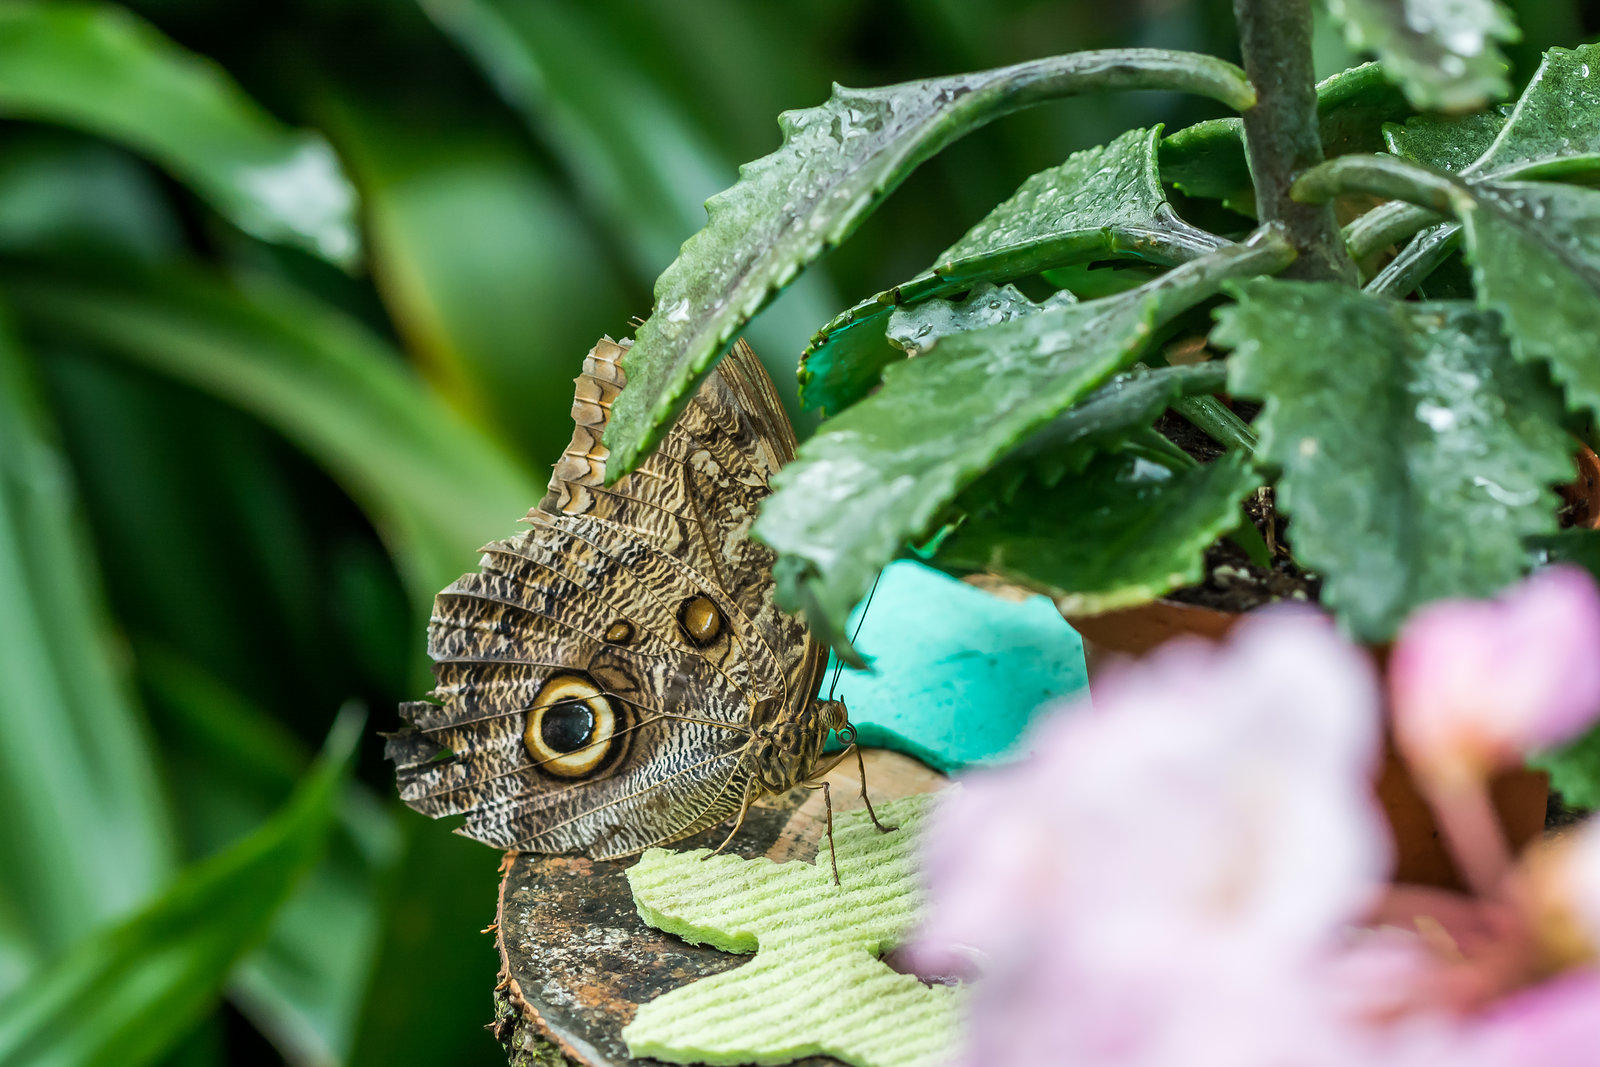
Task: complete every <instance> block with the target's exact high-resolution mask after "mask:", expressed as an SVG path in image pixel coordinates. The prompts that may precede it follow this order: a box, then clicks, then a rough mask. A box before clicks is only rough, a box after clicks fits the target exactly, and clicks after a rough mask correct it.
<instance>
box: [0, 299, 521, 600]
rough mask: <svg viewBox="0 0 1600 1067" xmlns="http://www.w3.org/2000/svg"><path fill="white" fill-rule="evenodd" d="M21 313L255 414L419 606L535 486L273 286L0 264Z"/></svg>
mask: <svg viewBox="0 0 1600 1067" xmlns="http://www.w3.org/2000/svg"><path fill="white" fill-rule="evenodd" d="M0 285H3V286H4V288H5V289H6V291H8V292H10V293H11V294H12V295H13V297H14V298H15V305H16V308H17V312H18V314H19V316H21V317H22V318H24V319H25V320H26V321H28V322H29V323H30V324H39V325H43V326H46V327H48V328H49V329H51V330H52V331H58V332H59V333H60V334H61V335H63V336H65V337H69V338H75V339H78V340H81V341H88V342H90V343H93V344H96V345H99V346H103V347H104V349H105V350H106V351H108V352H111V353H114V354H117V355H122V356H125V357H127V358H130V359H133V360H134V361H136V362H138V363H141V364H144V365H145V366H148V367H151V368H154V369H155V370H157V371H159V372H161V373H165V374H170V375H172V376H173V377H175V378H178V379H179V380H182V381H185V382H188V383H190V384H191V385H193V386H194V387H196V388H198V389H202V390H204V391H206V392H208V393H211V394H213V395H215V396H218V397H221V398H222V399H224V400H227V401H229V402H230V403H234V404H237V405H238V406H240V407H242V408H244V409H245V410H247V411H250V412H252V413H253V414H255V415H256V416H257V417H259V418H260V419H262V421H264V422H266V423H267V424H269V425H271V426H273V427H274V428H276V429H277V430H278V431H279V432H281V433H282V434H283V435H284V436H285V437H287V438H288V439H289V440H291V441H293V442H294V443H296V444H297V445H299V446H300V447H301V448H303V449H304V450H305V451H306V452H307V453H308V454H309V455H311V456H312V457H313V458H315V459H316V460H317V461H318V462H320V463H321V464H323V465H324V466H325V467H326V468H327V469H328V470H329V471H330V472H331V473H332V474H333V476H334V477H335V478H336V479H338V480H339V481H340V482H341V483H343V485H344V486H345V488H346V489H347V490H348V491H349V492H350V494H351V496H352V497H353V498H354V499H355V500H356V501H357V502H358V503H359V504H360V505H361V506H362V507H363V508H364V509H365V510H366V512H367V514H368V515H369V517H371V519H372V520H373V523H374V525H375V526H377V528H378V531H379V533H380V534H382V535H383V536H384V537H385V539H386V540H387V541H388V543H389V545H390V546H391V549H392V551H393V552H394V555H395V558H396V560H397V562H398V563H399V565H400V568H401V571H402V574H403V575H404V577H405V578H406V581H407V586H408V588H409V589H410V591H411V592H412V594H413V596H414V597H415V598H416V602H417V604H418V605H419V606H421V607H424V608H425V607H426V606H427V605H429V604H431V603H432V602H433V594H434V593H436V592H437V591H438V590H439V589H440V588H442V587H443V586H444V585H446V584H447V583H448V582H449V581H450V580H451V579H452V578H454V577H455V576H456V575H458V574H460V573H461V571H462V570H463V569H465V568H466V567H468V566H469V565H470V564H471V562H472V559H473V555H474V552H475V550H476V548H477V546H479V545H481V544H483V543H485V542H486V541H489V540H492V539H493V538H494V537H496V536H498V535H500V534H502V533H504V532H505V531H506V530H507V529H508V528H509V527H510V525H511V524H514V523H515V521H516V517H517V516H518V515H521V514H523V513H525V512H526V511H527V509H528V508H529V507H530V506H531V504H532V503H533V502H534V501H537V500H538V499H539V496H540V495H541V493H540V489H539V485H538V483H537V482H536V481H535V479H534V478H533V477H532V476H531V475H529V474H527V473H525V472H524V471H523V469H522V468H521V465H520V463H519V462H518V461H517V460H516V459H514V458H513V457H511V456H510V455H509V454H508V453H507V452H506V451H505V450H504V449H503V448H501V447H500V446H498V445H497V444H496V443H495V442H494V441H493V440H492V439H490V438H488V437H487V436H485V435H484V434H483V433H482V432H480V431H478V430H477V429H476V428H475V427H474V426H472V425H471V424H470V423H468V422H466V421H465V420H464V419H462V418H461V417H460V416H459V415H457V414H456V413H455V412H453V411H451V410H450V409H449V408H448V407H446V406H445V405H444V404H443V403H442V402H441V401H440V400H439V399H438V398H437V396H435V395H434V394H432V393H430V392H428V391H427V390H426V389H425V388H424V387H423V386H422V384H421V383H420V381H419V380H417V379H416V378H415V377H413V376H412V375H410V374H408V373H407V372H406V370H405V368H404V361H403V360H402V359H401V357H400V356H399V355H398V354H397V353H395V352H393V351H391V350H390V349H389V348H387V347H386V346H385V345H383V344H382V342H380V341H379V340H378V339H377V338H375V337H372V336H370V335H369V334H367V333H366V332H365V331H363V330H362V329H360V328H359V327H358V326H357V324H355V323H354V322H352V321H350V320H347V319H345V318H343V317H342V316H340V315H338V314H336V313H335V312H333V311H332V310H331V309H329V308H328V307H326V306H325V305H322V304H320V303H317V302H314V301H310V300H308V299H306V298H304V297H302V296H300V295H298V294H295V293H292V292H289V291H287V290H283V289H279V288H276V287H272V286H268V285H261V286H258V287H257V288H256V289H255V291H254V292H252V293H251V294H250V295H249V297H245V296H244V295H242V294H241V293H239V292H237V291H235V290H233V289H231V288H228V287H225V286H222V285H219V284H217V283H216V282H214V281H211V280H208V279H206V278H203V277H201V276H198V275H192V274H187V273H179V272H171V273H161V274H155V275H150V276H144V275H137V274H129V273H126V272H124V273H122V274H120V275H118V276H115V277H111V276H107V277H94V278H90V277H82V276H78V275H67V274H48V275H47V274H46V273H43V272H41V271H40V270H39V269H36V268H30V269H27V270H10V269H8V270H5V271H3V272H0Z"/></svg>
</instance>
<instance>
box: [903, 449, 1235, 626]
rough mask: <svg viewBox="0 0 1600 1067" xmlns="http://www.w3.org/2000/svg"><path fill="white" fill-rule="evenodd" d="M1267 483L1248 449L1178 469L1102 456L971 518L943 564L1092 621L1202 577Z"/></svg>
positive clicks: (940, 556)
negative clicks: (1245, 504)
mask: <svg viewBox="0 0 1600 1067" xmlns="http://www.w3.org/2000/svg"><path fill="white" fill-rule="evenodd" d="M1258 484H1260V480H1259V478H1258V477H1257V475H1256V474H1255V473H1254V472H1253V471H1252V470H1251V469H1250V468H1249V466H1248V465H1247V463H1246V461H1245V458H1244V457H1243V456H1242V455H1240V454H1239V453H1229V454H1227V455H1224V456H1222V457H1221V458H1219V459H1218V460H1216V461H1215V462H1214V463H1208V464H1206V465H1204V466H1201V467H1197V468H1195V469H1193V470H1187V471H1178V472H1173V471H1170V470H1168V469H1167V468H1166V467H1163V466H1160V465H1159V464H1156V463H1152V462H1150V461H1149V460H1147V459H1144V458H1142V457H1139V456H1129V455H1102V456H1099V457H1097V458H1096V459H1094V460H1093V461H1092V462H1091V463H1090V464H1089V466H1088V468H1087V469H1086V470H1085V471H1084V472H1083V473H1082V474H1080V475H1078V476H1076V477H1074V478H1072V479H1070V480H1068V481H1065V482H1063V483H1062V484H1061V485H1059V486H1057V487H1056V488H1054V489H1048V490H1046V489H1038V490H1036V491H1034V492H1025V493H1023V494H1021V495H1019V497H1018V499H1017V500H1016V501H1015V502H1014V503H1013V505H1012V506H1010V507H1008V508H1006V509H1005V510H1003V511H1001V512H999V513H997V514H993V515H989V516H985V517H983V518H978V519H970V520H968V521H967V522H966V523H964V524H962V525H961V526H960V527H959V528H957V529H956V531H955V532H954V533H953V534H951V535H950V536H949V537H947V538H946V539H945V540H944V541H943V542H941V543H940V545H939V551H938V553H937V555H936V557H935V559H934V562H935V563H937V564H939V565H940V566H943V567H949V568H953V569H957V570H966V571H978V570H983V571H990V572H992V573H994V574H998V575H1000V576H1001V577H1004V578H1008V579H1010V580H1011V581H1014V582H1016V583H1018V584H1019V585H1023V586H1026V587H1028V588H1030V589H1035V590H1038V591H1039V592H1043V593H1048V594H1049V595H1051V596H1053V597H1055V598H1056V602H1057V606H1059V607H1060V608H1061V610H1062V611H1063V612H1066V613H1069V614H1075V615H1093V614H1097V613H1099V612H1103V611H1113V610H1115V609H1117V608H1123V607H1128V606H1130V605H1133V604H1141V603H1144V602H1145V601H1147V600H1151V599H1154V598H1155V597H1158V596H1160V595H1161V594H1163V593H1166V592H1169V591H1170V590H1173V589H1176V588H1178V587H1180V586H1183V585H1187V584H1189V583H1191V582H1195V581H1198V580H1199V579H1200V578H1201V577H1203V572H1204V564H1205V561H1204V558H1203V557H1204V553H1205V550H1206V547H1207V546H1208V545H1210V544H1211V543H1212V542H1213V541H1215V540H1216V539H1217V538H1218V537H1220V536H1222V535H1223V534H1224V533H1226V532H1227V531H1228V530H1230V529H1232V528H1233V527H1234V526H1236V525H1238V523H1239V521H1240V511H1239V501H1240V499H1241V498H1242V497H1243V496H1244V495H1245V494H1246V493H1248V492H1250V491H1251V490H1252V489H1254V488H1255V487H1256V486H1257V485H1258Z"/></svg>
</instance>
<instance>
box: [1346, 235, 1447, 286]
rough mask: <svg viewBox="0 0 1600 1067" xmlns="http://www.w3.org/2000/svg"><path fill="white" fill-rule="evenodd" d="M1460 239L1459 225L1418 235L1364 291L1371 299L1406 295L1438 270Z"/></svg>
mask: <svg viewBox="0 0 1600 1067" xmlns="http://www.w3.org/2000/svg"><path fill="white" fill-rule="evenodd" d="M1460 238H1461V227H1459V226H1441V227H1439V228H1438V229H1436V230H1431V231H1429V232H1428V233H1425V234H1422V235H1420V236H1419V237H1418V238H1417V239H1416V240H1415V241H1412V242H1411V243H1410V244H1408V245H1406V247H1405V248H1404V249H1402V250H1401V252H1400V254H1399V255H1398V256H1395V257H1394V259H1392V260H1390V261H1389V265H1388V266H1386V267H1384V268H1383V270H1381V271H1379V272H1378V276H1377V277H1376V278H1373V279H1372V281H1370V282H1368V283H1367V285H1366V291H1367V292H1369V293H1372V294H1373V295H1374V296H1395V297H1403V296H1406V295H1407V294H1408V293H1411V292H1412V291H1414V290H1415V289H1416V288H1417V286H1419V285H1421V284H1422V283H1423V281H1424V280H1425V279H1426V278H1427V277H1428V275H1430V274H1432V273H1433V272H1434V271H1435V270H1437V269H1439V264H1441V263H1443V262H1444V261H1445V260H1446V259H1448V258H1449V256H1450V253H1452V252H1454V251H1455V250H1456V248H1457V247H1458V246H1459V245H1460V243H1461V241H1460Z"/></svg>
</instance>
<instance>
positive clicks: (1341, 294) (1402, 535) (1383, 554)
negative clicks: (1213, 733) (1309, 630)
mask: <svg viewBox="0 0 1600 1067" xmlns="http://www.w3.org/2000/svg"><path fill="white" fill-rule="evenodd" d="M1234 288H1235V291H1236V293H1237V295H1238V297H1239V302H1238V303H1237V304H1235V305H1231V306H1228V307H1225V308H1223V309H1222V310H1221V311H1220V312H1219V314H1218V325H1217V328H1216V329H1215V330H1214V331H1213V333H1212V340H1213V341H1214V342H1215V343H1217V344H1220V345H1224V346H1227V347H1230V348H1234V349H1236V351H1235V352H1234V354H1233V356H1232V357H1231V358H1230V359H1229V361H1228V364H1229V367H1230V374H1229V386H1230V390H1231V391H1232V392H1234V393H1235V394H1236V395H1240V396H1246V397H1252V398H1255V399H1259V400H1262V401H1264V403H1265V406H1264V407H1263V408H1262V411H1261V414H1260V415H1259V416H1258V417H1257V419H1256V421H1255V424H1254V425H1255V428H1256V429H1257V432H1258V433H1259V434H1260V444H1259V448H1258V451H1257V455H1258V456H1259V457H1261V458H1262V459H1264V460H1266V461H1267V462H1271V463H1276V464H1278V465H1280V466H1281V467H1282V469H1283V475H1282V478H1281V479H1280V481H1279V482H1278V486H1277V501H1278V505H1279V507H1280V508H1281V509H1282V510H1283V511H1284V512H1285V513H1286V514H1287V515H1288V516H1289V517H1290V520H1291V522H1292V524H1293V525H1292V530H1293V538H1294V548H1295V556H1296V558H1298V559H1299V560H1300V561H1301V562H1302V563H1303V564H1305V565H1306V566H1307V567H1310V568H1312V569H1314V570H1316V571H1317V572H1318V573H1320V574H1321V575H1323V578H1324V585H1323V597H1324V599H1325V600H1326V601H1327V602H1328V604H1329V605H1330V606H1332V607H1333V608H1334V609H1335V610H1336V611H1337V612H1338V614H1339V616H1340V617H1341V619H1343V620H1344V622H1345V624H1346V625H1347V626H1348V627H1349V628H1350V629H1351V630H1352V631H1353V632H1354V633H1355V634H1356V635H1357V636H1359V637H1361V638H1363V639H1366V640H1372V641H1381V640H1386V639H1387V638H1389V637H1391V636H1393V633H1394V631H1395V628H1396V627H1398V626H1399V624H1400V623H1401V621H1403V620H1404V618H1405V617H1406V615H1407V614H1409V612H1410V611H1411V610H1412V609H1413V608H1416V607H1417V606H1419V605H1421V604H1424V603H1427V602H1428V601H1430V600H1435V599H1438V598H1441V597H1483V596H1489V595H1491V594H1493V593H1495V592H1498V591H1499V590H1500V589H1501V588H1502V587H1503V586H1505V585H1506V584H1508V583H1510V582H1511V581H1514V580H1515V579H1516V578H1517V577H1518V576H1519V575H1521V574H1522V573H1523V572H1524V571H1525V569H1526V566H1527V556H1526V553H1525V551H1524V549H1523V544H1522V542H1523V539H1524V538H1525V537H1528V536H1530V535H1533V534H1539V533H1545V532H1549V531H1551V530H1553V529H1554V528H1555V521H1556V520H1555V506H1556V497H1555V494H1554V492H1553V491H1552V490H1551V488H1550V487H1551V486H1552V485H1554V484H1555V483H1557V482H1561V481H1564V480H1566V479H1569V478H1571V477H1572V459H1571V456H1570V454H1569V449H1568V445H1567V440H1566V436H1565V434H1564V433H1563V432H1562V431H1561V429H1560V415H1561V412H1560V407H1559V404H1558V403H1557V401H1556V398H1555V396H1554V395H1553V394H1552V393H1551V392H1550V391H1549V390H1548V389H1547V388H1546V387H1543V386H1541V385H1540V384H1539V382H1538V381H1537V380H1536V378H1535V377H1534V376H1533V375H1531V374H1529V373H1528V371H1527V370H1526V369H1525V368H1523V367H1521V366H1519V365H1518V364H1517V363H1516V362H1515V361H1514V360H1513V359H1512V358H1511V354H1510V352H1509V351H1508V350H1507V348H1506V344H1505V341H1504V339H1503V338H1502V336H1501V334H1500V329H1499V326H1500V324H1499V322H1498V320H1497V319H1496V317H1495V316H1493V315H1489V314H1485V313H1484V312H1482V311H1479V310H1477V309H1475V308H1473V307H1471V306H1470V305H1468V304H1461V303H1429V304H1416V303H1406V302H1400V301H1393V300H1388V299H1385V298H1382V297H1374V296H1370V295H1366V294H1363V293H1360V292H1357V291H1354V290H1351V289H1347V288H1344V287H1342V286H1338V285H1332V284H1327V283H1289V282H1278V281H1275V280H1271V279H1261V280H1257V281H1253V282H1249V283H1244V284H1241V285H1238V286H1237V287H1234ZM1313 357H1315V358H1313Z"/></svg>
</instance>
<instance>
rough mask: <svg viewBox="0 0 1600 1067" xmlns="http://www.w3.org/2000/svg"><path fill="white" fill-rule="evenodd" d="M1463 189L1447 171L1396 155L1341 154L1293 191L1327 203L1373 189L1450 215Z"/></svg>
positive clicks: (1305, 176) (1303, 177)
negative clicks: (1431, 167) (1348, 194)
mask: <svg viewBox="0 0 1600 1067" xmlns="http://www.w3.org/2000/svg"><path fill="white" fill-rule="evenodd" d="M1460 189H1461V183H1460V182H1459V181H1458V180H1457V179H1455V178H1452V177H1450V176H1449V175H1447V174H1441V173H1440V172H1438V171H1436V170H1431V169H1429V168H1427V167H1423V166H1419V165H1418V164H1416V163H1407V162H1406V161H1405V160H1403V159H1396V158H1394V157H1393V156H1340V157H1339V158H1338V159H1330V160H1329V161H1328V162H1326V163H1324V164H1322V165H1321V166H1318V167H1315V168H1313V169H1312V170H1309V171H1307V172H1306V173H1304V174H1302V175H1301V176H1300V177H1299V179H1297V180H1296V181H1295V183H1294V189H1293V195H1294V198H1295V199H1296V200H1298V201H1300V202H1301V203H1305V204H1326V203H1327V202H1328V201H1330V200H1332V199H1333V198H1334V197H1336V196H1339V195H1340V194H1342V193H1371V194H1372V195H1373V196H1381V197H1386V198H1388V199H1390V200H1404V201H1406V202H1407V203H1409V204H1415V205H1417V206H1418V207H1421V208H1427V209H1428V210H1429V211H1435V212H1438V213H1439V214H1441V215H1450V214H1454V212H1453V211H1452V210H1451V209H1452V207H1453V204H1454V197H1455V196H1456V195H1457V193H1458V192H1459V190H1460Z"/></svg>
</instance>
